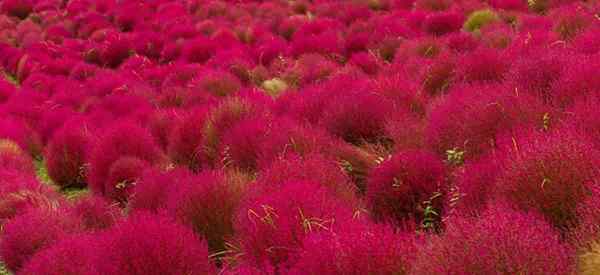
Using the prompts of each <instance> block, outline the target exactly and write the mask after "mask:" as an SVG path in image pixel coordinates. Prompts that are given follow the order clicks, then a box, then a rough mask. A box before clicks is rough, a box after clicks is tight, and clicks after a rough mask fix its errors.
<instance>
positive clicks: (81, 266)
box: [18, 235, 101, 275]
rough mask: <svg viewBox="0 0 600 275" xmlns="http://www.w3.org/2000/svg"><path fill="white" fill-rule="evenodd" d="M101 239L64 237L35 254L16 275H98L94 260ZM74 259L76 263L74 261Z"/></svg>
mask: <svg viewBox="0 0 600 275" xmlns="http://www.w3.org/2000/svg"><path fill="white" fill-rule="evenodd" d="M100 240H101V239H100V238H98V237H97V236H93V235H73V236H69V237H65V238H64V239H61V240H59V241H57V242H56V243H54V244H52V245H51V246H49V247H48V248H46V249H44V250H42V251H40V252H38V253H36V254H35V255H34V256H33V257H32V258H31V259H30V260H29V261H28V262H27V264H25V265H24V266H23V268H22V269H21V270H20V271H19V272H18V274H23V275H34V274H45V275H63V274H73V275H76V274H80V275H83V274H89V275H99V274H101V273H99V272H98V270H97V268H96V262H97V261H100V259H96V257H97V254H96V252H97V251H98V248H99V245H100V244H99V241H100ZM75 259H76V261H74V260H75Z"/></svg>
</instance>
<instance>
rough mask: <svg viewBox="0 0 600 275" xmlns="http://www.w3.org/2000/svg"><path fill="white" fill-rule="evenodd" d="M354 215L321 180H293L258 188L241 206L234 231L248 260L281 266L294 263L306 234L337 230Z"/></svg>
mask: <svg viewBox="0 0 600 275" xmlns="http://www.w3.org/2000/svg"><path fill="white" fill-rule="evenodd" d="M267 190H269V189H267ZM269 191H270V190H269ZM352 216H353V209H352V208H351V207H348V206H347V205H346V203H344V202H343V201H342V200H339V199H338V198H336V197H335V195H333V194H332V193H331V192H330V191H329V190H327V189H326V188H324V187H322V186H320V185H319V184H318V183H314V182H310V181H297V180H292V181H287V182H285V183H283V184H282V185H281V187H280V188H278V189H277V190H275V191H270V192H260V191H259V190H255V191H254V192H253V194H251V195H250V196H249V197H248V198H246V199H245V200H244V201H243V202H242V204H241V206H240V207H239V210H238V211H237V213H236V217H235V219H234V230H235V232H236V236H237V237H238V238H240V243H241V245H242V250H243V252H244V255H243V259H244V261H247V262H249V263H251V264H253V265H256V266H263V265H267V266H268V265H274V266H276V267H278V266H279V265H289V264H291V262H290V259H291V258H290V256H291V254H292V253H293V252H294V251H296V250H298V249H300V248H301V247H302V240H303V238H304V237H305V236H306V235H308V234H310V233H312V232H319V231H332V232H337V230H338V228H339V229H342V228H343V225H344V224H345V223H346V222H348V221H349V220H350V219H352Z"/></svg>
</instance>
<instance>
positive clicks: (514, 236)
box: [413, 204, 574, 275]
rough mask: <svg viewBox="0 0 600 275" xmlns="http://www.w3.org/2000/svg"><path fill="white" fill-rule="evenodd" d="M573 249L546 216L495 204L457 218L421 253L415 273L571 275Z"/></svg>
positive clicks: (572, 269)
mask: <svg viewBox="0 0 600 275" xmlns="http://www.w3.org/2000/svg"><path fill="white" fill-rule="evenodd" d="M572 253H573V250H572V249H571V248H570V247H569V246H568V245H566V244H563V243H561V240H560V236H559V234H558V233H557V232H556V231H555V230H554V229H553V228H552V227H551V226H550V225H548V224H547V223H546V222H545V221H544V220H543V219H542V218H540V217H538V216H536V215H534V214H530V213H522V212H519V211H515V210H512V209H510V208H508V207H503V206H502V205H501V204H494V205H493V206H490V209H489V210H488V211H486V212H484V213H482V215H481V217H480V218H458V219H453V220H451V221H450V224H448V226H447V229H446V232H445V233H444V234H443V235H441V236H439V237H438V236H434V237H432V240H431V243H430V244H429V245H424V246H423V247H422V249H421V250H420V252H419V253H418V257H417V261H416V263H415V265H414V269H413V273H414V274H481V275H483V274H557V275H558V274H572V273H573V271H574V259H573V254H572Z"/></svg>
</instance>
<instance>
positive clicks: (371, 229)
mask: <svg viewBox="0 0 600 275" xmlns="http://www.w3.org/2000/svg"><path fill="white" fill-rule="evenodd" d="M417 243H418V242H417V240H416V237H415V236H414V235H413V234H411V233H407V232H394V230H393V229H392V228H389V227H386V226H380V225H371V224H362V223H357V224H352V225H351V226H350V227H349V228H346V229H344V231H343V232H339V233H337V234H336V233H331V232H323V233H317V234H311V235H308V236H306V237H305V239H304V242H303V247H304V249H303V250H302V251H300V252H299V253H298V255H297V257H298V259H297V262H296V263H295V264H293V265H292V267H291V268H290V270H289V271H287V273H288V274H306V273H310V274H328V275H334V274H371V273H377V274H408V273H409V271H410V270H411V268H412V266H413V262H414V260H415V258H416V254H417ZM332 263H335V264H332Z"/></svg>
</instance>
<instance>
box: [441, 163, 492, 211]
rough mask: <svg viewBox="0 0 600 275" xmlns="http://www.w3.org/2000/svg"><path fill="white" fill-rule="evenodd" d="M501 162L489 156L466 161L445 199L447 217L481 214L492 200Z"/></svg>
mask: <svg viewBox="0 0 600 275" xmlns="http://www.w3.org/2000/svg"><path fill="white" fill-rule="evenodd" d="M498 167H501V160H499V159H498V158H496V157H493V156H490V157H486V158H482V159H479V160H476V161H467V162H466V163H465V164H464V166H463V167H461V168H460V170H458V171H456V173H455V176H454V179H453V181H454V183H455V185H454V186H452V188H453V189H451V190H450V193H449V194H448V197H447V199H446V207H447V210H448V211H447V214H448V215H461V216H469V215H471V216H476V215H480V214H481V212H483V211H484V210H485V209H486V207H487V204H488V202H489V201H490V200H492V199H493V198H494V195H495V193H494V192H495V186H496V179H497V178H498V175H499V174H500V172H501V171H500V170H501V169H499V168H498Z"/></svg>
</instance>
